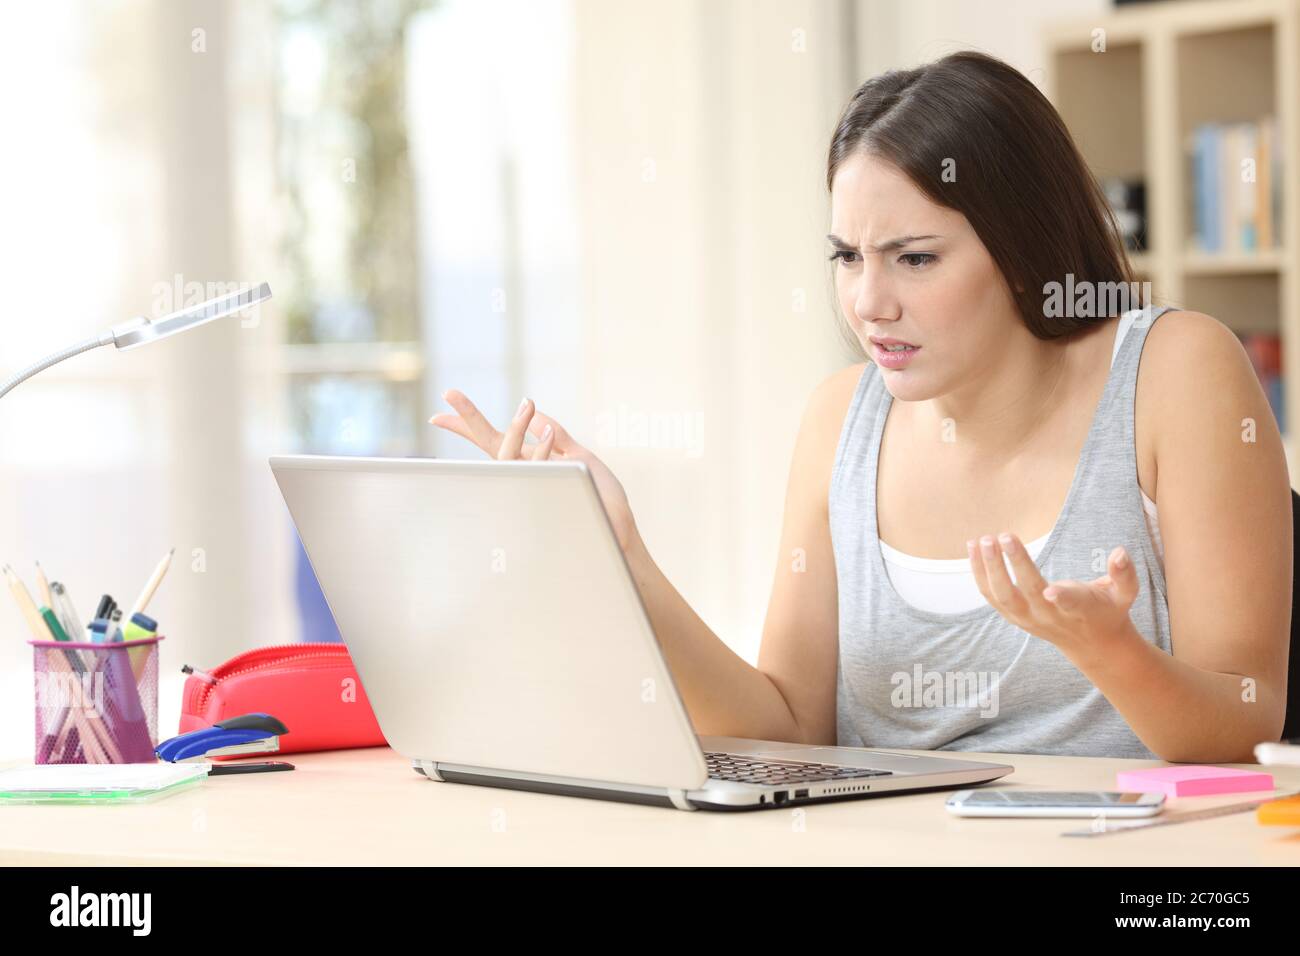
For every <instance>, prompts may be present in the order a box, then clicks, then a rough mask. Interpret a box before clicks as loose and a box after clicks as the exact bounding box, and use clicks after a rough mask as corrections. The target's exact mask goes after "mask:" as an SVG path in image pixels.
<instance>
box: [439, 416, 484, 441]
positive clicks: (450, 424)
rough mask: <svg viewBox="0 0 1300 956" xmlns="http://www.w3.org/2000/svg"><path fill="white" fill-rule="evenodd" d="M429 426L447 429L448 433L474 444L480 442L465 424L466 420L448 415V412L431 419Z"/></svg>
mask: <svg viewBox="0 0 1300 956" xmlns="http://www.w3.org/2000/svg"><path fill="white" fill-rule="evenodd" d="M429 424H430V425H437V426H438V427H439V428H445V429H446V430H447V431H449V432H454V433H455V434H457V435H459V436H460V437H461V438H467V439H469V440H470V441H472V442H474V444H476V445H477V444H478V442H477V441H475V440H474V433H473V432H471V431H470V430H469V426H468V425H466V424H465V420H464V419H463V418H461V417H460V416H459V415H448V414H447V413H446V412H439V413H438V414H437V415H434V416H433V417H432V418H430V419H429Z"/></svg>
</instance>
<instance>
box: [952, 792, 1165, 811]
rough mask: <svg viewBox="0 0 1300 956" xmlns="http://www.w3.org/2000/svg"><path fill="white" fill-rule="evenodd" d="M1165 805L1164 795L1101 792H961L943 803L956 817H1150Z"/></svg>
mask: <svg viewBox="0 0 1300 956" xmlns="http://www.w3.org/2000/svg"><path fill="white" fill-rule="evenodd" d="M1164 805H1165V795H1164V794H1163V793H1118V792H1110V791H1103V790H1090V791H1050V790H961V791H958V792H957V793H954V794H953V795H952V796H951V797H949V798H948V802H947V804H946V806H947V807H948V812H949V813H952V814H955V815H957V816H959V817H1100V816H1104V817H1153V816H1155V815H1156V814H1157V813H1159V812H1160V809H1161V807H1163V806H1164Z"/></svg>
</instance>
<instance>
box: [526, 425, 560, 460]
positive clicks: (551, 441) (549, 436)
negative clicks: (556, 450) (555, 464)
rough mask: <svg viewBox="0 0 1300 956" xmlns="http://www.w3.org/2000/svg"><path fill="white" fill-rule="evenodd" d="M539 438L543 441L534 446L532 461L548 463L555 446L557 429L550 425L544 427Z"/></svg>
mask: <svg viewBox="0 0 1300 956" xmlns="http://www.w3.org/2000/svg"><path fill="white" fill-rule="evenodd" d="M538 437H539V438H540V439H541V440H540V441H539V442H538V443H537V444H536V445H533V446H532V458H531V460H532V461H546V460H548V459H549V458H550V457H551V449H552V448H553V447H554V446H555V429H554V428H552V427H551V426H550V425H543V426H542V431H541V434H540V435H539V436H538Z"/></svg>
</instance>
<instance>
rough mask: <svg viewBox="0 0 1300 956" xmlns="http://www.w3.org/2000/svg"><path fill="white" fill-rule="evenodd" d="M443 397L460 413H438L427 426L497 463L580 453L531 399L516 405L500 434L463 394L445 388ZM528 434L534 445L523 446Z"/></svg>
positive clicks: (573, 443) (561, 430)
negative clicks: (458, 439)
mask: <svg viewBox="0 0 1300 956" xmlns="http://www.w3.org/2000/svg"><path fill="white" fill-rule="evenodd" d="M443 398H445V399H446V400H447V402H448V403H449V404H451V405H452V406H453V407H454V408H456V409H457V410H458V411H459V412H460V414H458V415H453V414H451V413H449V412H439V413H438V414H436V415H434V416H433V417H432V418H430V419H429V424H430V425H436V426H437V427H439V428H442V429H445V430H446V431H449V432H452V433H454V434H456V435H459V436H460V437H462V438H464V439H467V440H468V441H471V442H473V443H474V444H475V445H477V446H478V447H479V448H480V449H482V450H483V451H485V452H487V453H488V454H489V455H490V456H491V457H493V458H496V459H497V460H499V461H511V460H514V459H517V458H522V459H524V460H527V461H548V460H550V458H551V457H553V456H554V457H559V458H568V457H571V456H572V454H573V453H574V452H581V450H582V449H581V447H580V446H579V445H578V444H577V443H576V442H574V441H573V439H572V438H570V437H569V434H568V432H566V431H565V430H564V428H563V427H561V425H560V423H559V422H557V421H556V420H555V419H553V418H551V417H550V416H549V415H543V414H542V413H541V412H538V411H537V409H536V406H535V405H534V404H533V402H532V401H531V400H530V399H527V398H525V399H524V400H523V401H522V402H520V403H519V407H518V408H517V409H516V410H515V416H514V417H513V418H512V419H511V420H510V424H509V425H507V426H506V430H505V431H504V432H499V431H497V430H496V429H495V428H494V427H493V426H492V423H491V422H489V421H488V420H487V418H486V417H485V416H484V415H483V413H482V412H480V411H479V410H478V408H477V406H475V405H474V403H473V402H471V401H470V400H469V398H468V397H466V395H465V394H464V393H463V392H460V391H457V390H456V389H448V390H447V391H446V392H444V393H443ZM529 433H531V434H532V435H533V436H534V437H535V438H536V439H537V441H536V443H534V444H531V445H530V444H527V443H526V441H525V439H526V437H527V435H528V434H529Z"/></svg>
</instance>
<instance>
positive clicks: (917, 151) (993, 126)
mask: <svg viewBox="0 0 1300 956" xmlns="http://www.w3.org/2000/svg"><path fill="white" fill-rule="evenodd" d="M862 150H865V151H866V152H868V153H870V154H872V155H874V156H878V157H879V158H881V159H883V160H885V161H886V162H888V163H890V164H891V165H893V166H895V167H897V168H898V169H899V170H900V171H902V172H903V173H904V174H905V175H906V176H907V177H908V178H909V179H911V180H912V182H914V183H915V184H916V185H917V187H918V188H919V189H920V190H921V191H922V192H923V193H925V195H926V196H928V197H929V198H930V199H931V200H932V201H933V202H936V203H938V204H939V205H941V206H945V207H947V208H949V209H955V210H956V211H957V212H960V213H961V214H962V215H964V216H965V217H966V219H967V220H968V221H969V222H970V224H971V226H972V227H973V228H974V230H975V233H976V234H977V235H978V236H979V238H980V241H981V242H983V243H984V246H985V248H987V249H988V251H989V254H990V255H991V256H992V257H993V261H994V262H995V263H996V264H997V266H998V268H999V269H1000V270H1001V272H1002V275H1003V277H1004V278H1005V279H1006V282H1007V287H1008V289H1009V290H1010V293H1011V296H1012V299H1013V300H1014V301H1015V303H1016V307H1017V309H1018V310H1019V312H1020V315H1021V317H1022V318H1023V319H1024V322H1025V325H1026V326H1027V327H1028V328H1029V331H1031V332H1032V333H1033V334H1034V335H1036V336H1037V337H1038V338H1040V339H1053V338H1057V337H1059V336H1062V335H1067V334H1069V333H1071V332H1073V331H1075V330H1077V329H1079V328H1081V327H1083V326H1087V325H1091V324H1093V323H1096V322H1100V321H1104V317H1102V318H1097V317H1089V318H1080V317H1077V316H1059V317H1052V316H1048V315H1045V314H1044V313H1045V311H1046V310H1045V309H1044V295H1045V291H1044V286H1045V285H1046V284H1047V283H1049V282H1056V283H1060V284H1062V285H1063V284H1064V283H1065V282H1066V274H1067V273H1071V274H1073V276H1074V283H1075V285H1076V286H1077V285H1078V284H1079V283H1084V282H1090V283H1103V282H1107V283H1121V282H1122V283H1126V286H1125V288H1128V286H1127V283H1131V282H1133V281H1134V280H1133V273H1132V267H1131V266H1130V264H1129V261H1128V256H1127V254H1126V252H1125V250H1124V243H1123V240H1122V239H1121V237H1120V232H1119V228H1118V226H1117V225H1116V222H1115V218H1114V215H1113V214H1112V213H1111V211H1110V207H1109V205H1108V204H1107V202H1106V197H1105V194H1104V193H1103V192H1102V191H1101V187H1100V186H1099V185H1098V184H1097V180H1096V179H1095V178H1094V177H1093V175H1092V172H1091V171H1090V170H1089V169H1088V166H1087V164H1086V163H1085V162H1084V161H1083V157H1082V156H1081V155H1080V154H1079V150H1078V148H1077V147H1076V146H1075V144H1074V140H1073V139H1072V138H1071V137H1070V133H1069V130H1067V129H1066V127H1065V123H1064V122H1062V120H1061V117H1060V115H1059V114H1058V113H1057V112H1056V110H1055V108H1053V106H1052V104H1051V103H1049V102H1048V100H1047V98H1046V97H1045V96H1043V94H1042V93H1041V92H1039V90H1038V88H1037V87H1036V86H1034V84H1033V83H1031V82H1030V81H1029V80H1028V79H1026V78H1025V77H1024V76H1023V75H1022V74H1021V73H1020V72H1018V71H1017V70H1015V69H1014V68H1012V67H1011V66H1008V65H1007V64H1006V63H1003V62H1002V61H1001V60H998V59H995V58H994V57H991V56H988V55H986V54H983V53H975V52H970V51H965V52H961V53H953V54H951V55H949V56H945V57H944V58H943V59H941V60H936V61H934V62H933V63H927V64H926V65H924V66H920V67H917V68H916V69H912V70H890V71H888V72H886V73H882V74H880V75H879V76H875V77H872V78H871V79H869V80H867V81H866V82H865V83H863V84H862V85H861V86H860V87H858V89H857V92H855V93H854V94H853V97H852V98H851V99H850V100H849V103H848V105H847V106H846V107H845V108H844V112H843V113H842V114H841V115H840V120H839V123H838V124H837V125H836V127H835V135H834V136H833V137H832V138H831V147H830V154H829V157H828V160H827V165H826V188H827V190H829V189H830V188H831V183H832V182H833V181H834V179H835V171H836V170H837V169H838V168H839V167H840V164H841V163H843V162H844V160H845V159H847V158H848V157H849V156H851V155H853V154H854V153H856V152H858V151H862ZM946 169H952V170H953V171H954V172H955V180H956V181H954V182H946V181H945V180H944V172H945V170H946ZM1017 286H1019V287H1020V288H1021V289H1023V290H1024V291H1023V292H1018V291H1016V288H1017Z"/></svg>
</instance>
